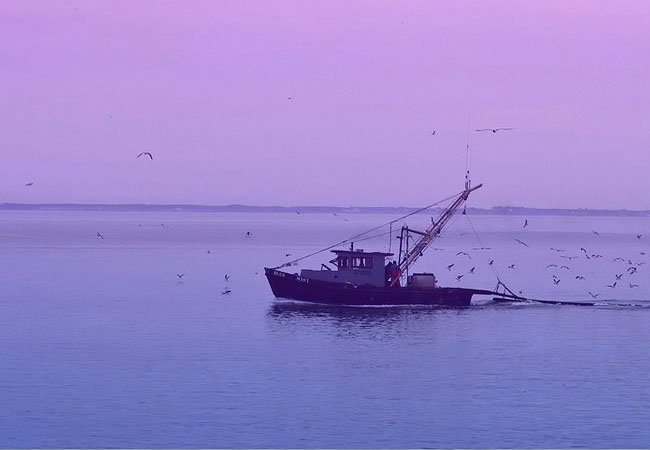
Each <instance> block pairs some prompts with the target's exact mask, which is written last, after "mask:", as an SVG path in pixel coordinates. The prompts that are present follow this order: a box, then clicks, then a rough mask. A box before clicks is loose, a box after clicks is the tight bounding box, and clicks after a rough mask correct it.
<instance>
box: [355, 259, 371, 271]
mask: <svg viewBox="0 0 650 450" xmlns="http://www.w3.org/2000/svg"><path fill="white" fill-rule="evenodd" d="M352 267H354V268H358V269H370V268H372V258H370V257H368V256H356V257H354V258H352Z"/></svg>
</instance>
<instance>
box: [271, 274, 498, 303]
mask: <svg viewBox="0 0 650 450" xmlns="http://www.w3.org/2000/svg"><path fill="white" fill-rule="evenodd" d="M264 272H265V274H266V278H267V279H268V281H269V284H270V285H271V290H272V291H273V295H275V296H276V297H280V298H286V299H291V300H300V301H305V302H313V303H324V304H330V305H444V306H469V305H470V304H471V301H472V295H474V294H484V293H486V292H484V291H480V290H476V289H464V288H445V287H438V288H428V289H427V288H416V287H389V286H386V287H383V286H381V287H379V286H370V285H365V286H357V285H354V284H340V283H329V282H325V281H319V280H314V279H310V278H305V277H301V276H299V275H292V274H290V273H286V272H281V271H279V270H275V269H269V268H265V269H264Z"/></svg>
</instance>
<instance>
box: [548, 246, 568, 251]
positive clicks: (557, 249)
mask: <svg viewBox="0 0 650 450" xmlns="http://www.w3.org/2000/svg"><path fill="white" fill-rule="evenodd" d="M551 250H553V251H555V252H564V251H566V250H564V249H563V248H553V247H551Z"/></svg>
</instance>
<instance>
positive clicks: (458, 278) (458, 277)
mask: <svg viewBox="0 0 650 450" xmlns="http://www.w3.org/2000/svg"><path fill="white" fill-rule="evenodd" d="M463 277H464V275H457V276H456V279H457V280H458V281H460V279H461V278H463Z"/></svg>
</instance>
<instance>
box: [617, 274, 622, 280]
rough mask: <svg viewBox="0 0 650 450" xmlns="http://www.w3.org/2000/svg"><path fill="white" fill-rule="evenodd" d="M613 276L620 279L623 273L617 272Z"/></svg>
mask: <svg viewBox="0 0 650 450" xmlns="http://www.w3.org/2000/svg"><path fill="white" fill-rule="evenodd" d="M615 276H616V279H617V280H620V279H621V277H622V276H623V274H622V273H619V274H616V275H615Z"/></svg>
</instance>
